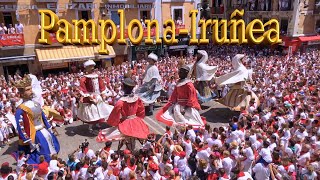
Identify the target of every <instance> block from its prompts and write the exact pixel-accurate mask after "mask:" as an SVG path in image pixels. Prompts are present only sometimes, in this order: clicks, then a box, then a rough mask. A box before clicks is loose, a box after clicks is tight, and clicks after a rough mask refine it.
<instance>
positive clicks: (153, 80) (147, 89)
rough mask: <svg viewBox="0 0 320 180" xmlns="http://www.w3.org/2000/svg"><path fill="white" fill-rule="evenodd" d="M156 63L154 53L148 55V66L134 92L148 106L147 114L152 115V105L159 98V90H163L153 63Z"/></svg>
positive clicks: (156, 59) (157, 70)
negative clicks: (140, 83)
mask: <svg viewBox="0 0 320 180" xmlns="http://www.w3.org/2000/svg"><path fill="white" fill-rule="evenodd" d="M157 61H158V56H157V55H156V54H154V53H150V54H149V55H148V62H149V65H148V67H147V69H146V70H145V73H144V75H143V82H142V85H141V86H140V87H138V89H137V90H136V92H135V93H136V94H137V95H138V96H139V97H140V98H141V100H142V101H143V103H145V104H146V105H148V107H149V108H147V109H148V112H147V113H148V114H150V115H151V114H152V111H153V103H154V102H155V101H156V100H157V98H158V97H160V94H161V90H162V89H163V87H162V85H161V82H162V78H161V76H160V73H159V69H158V67H157V66H156V65H155V63H156V62H157Z"/></svg>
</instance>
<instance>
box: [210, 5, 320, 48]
mask: <svg viewBox="0 0 320 180" xmlns="http://www.w3.org/2000/svg"><path fill="white" fill-rule="evenodd" d="M205 1H206V0H205ZM207 3H208V4H209V7H210V18H224V19H228V18H229V17H230V14H231V13H232V12H233V11H234V10H235V9H244V10H245V16H244V17H243V18H244V20H245V21H246V23H249V22H250V21H252V20H253V19H261V20H262V21H263V22H264V23H265V22H267V21H268V20H269V19H271V18H274V19H277V20H278V21H279V24H280V31H281V37H282V39H283V44H282V45H283V46H284V47H286V48H287V49H290V51H297V50H298V49H299V48H302V49H303V45H304V44H306V43H307V44H312V45H317V44H320V38H319V36H318V35H317V34H319V32H320V29H319V28H320V0H230V1H228V0H209V1H207ZM299 37H300V38H299ZM289 47H290V48H289Z"/></svg>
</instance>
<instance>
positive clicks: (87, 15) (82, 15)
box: [79, 11, 91, 21]
mask: <svg viewBox="0 0 320 180" xmlns="http://www.w3.org/2000/svg"><path fill="white" fill-rule="evenodd" d="M79 19H84V20H86V21H88V20H89V19H91V11H79Z"/></svg>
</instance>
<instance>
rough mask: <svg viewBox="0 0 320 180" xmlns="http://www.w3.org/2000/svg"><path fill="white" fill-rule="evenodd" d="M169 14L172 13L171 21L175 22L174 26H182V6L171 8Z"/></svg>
mask: <svg viewBox="0 0 320 180" xmlns="http://www.w3.org/2000/svg"><path fill="white" fill-rule="evenodd" d="M171 13H172V19H173V20H174V21H175V22H176V24H178V25H182V24H184V21H183V20H184V19H183V6H182V7H172V9H171Z"/></svg>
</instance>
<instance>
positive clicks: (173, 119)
mask: <svg viewBox="0 0 320 180" xmlns="http://www.w3.org/2000/svg"><path fill="white" fill-rule="evenodd" d="M189 72H190V68H189V67H188V66H187V65H184V66H182V67H181V68H180V69H179V78H180V79H179V81H178V82H177V85H176V87H175V89H174V90H173V93H172V95H171V96H170V98H169V102H168V103H167V104H166V105H165V106H164V107H163V108H162V109H161V110H160V111H159V112H157V114H156V119H157V120H158V121H160V122H162V123H164V124H166V125H168V126H180V127H181V126H189V125H191V126H193V127H194V128H201V127H203V126H204V125H205V123H206V121H205V119H204V118H203V117H201V116H200V114H199V110H200V109H201V107H200V104H199V102H198V98H197V90H196V89H195V87H194V86H193V83H192V81H191V80H190V79H188V78H187V77H188V74H189Z"/></svg>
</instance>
